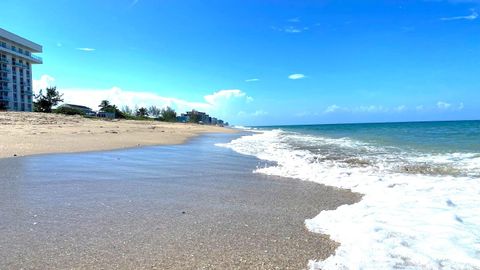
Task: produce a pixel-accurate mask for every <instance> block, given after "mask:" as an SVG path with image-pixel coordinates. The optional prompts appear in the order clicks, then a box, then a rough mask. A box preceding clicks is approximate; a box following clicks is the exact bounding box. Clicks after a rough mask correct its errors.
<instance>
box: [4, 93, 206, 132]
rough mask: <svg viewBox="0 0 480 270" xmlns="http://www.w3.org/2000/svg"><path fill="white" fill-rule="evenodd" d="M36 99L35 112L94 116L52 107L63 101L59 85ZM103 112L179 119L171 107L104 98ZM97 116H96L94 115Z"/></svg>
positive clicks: (197, 119)
mask: <svg viewBox="0 0 480 270" xmlns="http://www.w3.org/2000/svg"><path fill="white" fill-rule="evenodd" d="M34 97H35V101H34V102H33V105H34V111H35V112H44V113H52V112H54V113H59V114H65V115H82V116H84V117H89V118H92V116H89V115H86V114H85V112H84V111H83V110H80V109H76V108H71V107H65V106H60V107H58V108H56V109H52V108H53V107H54V106H57V105H58V104H59V103H60V102H63V94H61V93H60V92H59V91H57V87H47V88H46V93H45V94H44V92H43V90H40V92H39V93H38V95H35V96H34ZM98 107H99V108H100V111H101V112H107V113H115V118H120V119H128V120H150V121H154V120H158V121H165V122H176V121H177V112H176V111H175V110H174V109H173V108H171V107H165V108H163V109H159V107H157V106H155V105H153V106H150V107H148V108H145V107H140V108H139V107H137V106H135V108H134V109H131V108H130V107H129V106H123V107H122V109H121V110H120V109H119V108H118V107H117V106H116V105H115V104H112V103H111V102H110V101H109V100H102V101H101V102H100V104H99V105H98ZM7 109H8V108H7V107H6V104H5V103H2V102H0V111H2V110H7ZM194 112H195V111H192V114H191V116H190V118H189V122H190V123H199V122H200V121H201V116H200V115H199V114H197V113H194ZM93 117H95V116H93Z"/></svg>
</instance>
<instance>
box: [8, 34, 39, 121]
mask: <svg viewBox="0 0 480 270" xmlns="http://www.w3.org/2000/svg"><path fill="white" fill-rule="evenodd" d="M41 52H42V46H40V45H38V44H36V43H34V42H32V41H29V40H27V39H24V38H22V37H19V36H17V35H15V34H13V33H10V32H8V31H6V30H4V29H2V28H0V108H2V107H3V108H4V109H5V108H6V109H7V110H9V111H27V112H31V111H32V109H33V107H32V99H33V92H32V91H33V89H32V64H42V63H43V61H42V58H40V57H38V56H35V55H33V54H32V53H41Z"/></svg>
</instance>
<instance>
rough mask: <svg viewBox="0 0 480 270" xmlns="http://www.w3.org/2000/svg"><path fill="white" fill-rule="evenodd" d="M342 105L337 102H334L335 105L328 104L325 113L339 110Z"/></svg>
mask: <svg viewBox="0 0 480 270" xmlns="http://www.w3.org/2000/svg"><path fill="white" fill-rule="evenodd" d="M340 109H341V107H340V106H338V105H336V104H333V105H330V106H328V107H327V108H326V109H325V111H323V112H324V113H333V112H336V111H338V110H340Z"/></svg>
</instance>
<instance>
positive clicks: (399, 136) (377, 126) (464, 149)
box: [260, 121, 480, 153]
mask: <svg viewBox="0 0 480 270" xmlns="http://www.w3.org/2000/svg"><path fill="white" fill-rule="evenodd" d="M275 128H279V129H282V130H285V131H289V132H298V133H302V134H309V135H313V136H322V137H328V138H332V139H339V138H349V139H354V140H357V141H361V142H365V143H370V144H373V145H377V146H387V147H388V146H392V147H398V148H402V149H404V150H408V149H410V150H417V151H421V152H438V153H452V152H460V153H480V121H448V122H405V123H371V124H334V125H295V126H293V125H292V126H268V127H260V129H275Z"/></svg>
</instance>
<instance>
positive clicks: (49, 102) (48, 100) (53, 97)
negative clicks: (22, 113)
mask: <svg viewBox="0 0 480 270" xmlns="http://www.w3.org/2000/svg"><path fill="white" fill-rule="evenodd" d="M62 97H63V94H60V92H58V91H57V87H47V89H46V93H45V95H44V94H43V90H40V92H39V93H38V95H36V96H35V101H34V102H33V111H35V112H44V113H51V112H52V107H53V106H57V105H58V103H60V102H63V98H62Z"/></svg>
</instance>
